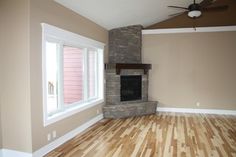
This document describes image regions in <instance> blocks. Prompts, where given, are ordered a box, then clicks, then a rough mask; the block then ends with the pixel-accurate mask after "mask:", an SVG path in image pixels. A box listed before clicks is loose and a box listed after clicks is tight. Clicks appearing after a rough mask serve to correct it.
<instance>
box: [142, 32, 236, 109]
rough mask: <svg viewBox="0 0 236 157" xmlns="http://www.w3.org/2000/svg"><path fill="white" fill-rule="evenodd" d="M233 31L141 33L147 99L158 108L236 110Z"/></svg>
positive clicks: (235, 36) (234, 36) (235, 64)
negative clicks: (147, 71)
mask: <svg viewBox="0 0 236 157" xmlns="http://www.w3.org/2000/svg"><path fill="white" fill-rule="evenodd" d="M235 43H236V32H218V33H216V32H215V33H185V34H184V33H182V34H162V35H144V36H143V62H145V63H151V64H152V65H153V68H152V70H151V71H150V82H149V83H150V84H149V98H150V99H151V100H158V101H159V102H160V106H161V107H184V108H196V102H200V107H199V108H208V109H232V110H236V83H235V80H236V70H235V67H236V51H235V50H236V44H235Z"/></svg>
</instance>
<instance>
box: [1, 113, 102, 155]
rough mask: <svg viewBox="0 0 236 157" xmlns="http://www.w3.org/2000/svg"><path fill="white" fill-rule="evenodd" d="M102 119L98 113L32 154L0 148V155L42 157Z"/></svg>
mask: <svg viewBox="0 0 236 157" xmlns="http://www.w3.org/2000/svg"><path fill="white" fill-rule="evenodd" d="M102 119H103V114H100V115H98V116H96V117H94V118H93V119H91V120H90V121H88V122H86V123H84V124H82V125H81V126H79V127H78V128H76V129H74V130H72V131H70V132H68V133H67V134H65V135H64V136H61V137H59V138H58V139H56V140H55V141H53V142H51V143H49V144H48V145H46V146H44V147H42V148H40V149H39V150H37V151H35V152H34V153H33V154H31V153H26V152H20V151H15V150H9V149H0V157H42V156H44V155H46V154H47V153H49V152H50V151H52V150H53V149H55V148H57V147H59V146H60V145H62V144H63V143H65V142H67V141H69V140H70V139H72V138H74V137H75V136H77V135H78V134H80V133H81V132H83V131H85V130H86V129H88V128H89V127H90V126H92V125H94V124H95V123H97V122H98V121H100V120H102Z"/></svg>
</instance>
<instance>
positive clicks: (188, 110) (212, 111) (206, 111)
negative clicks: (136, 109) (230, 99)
mask: <svg viewBox="0 0 236 157" xmlns="http://www.w3.org/2000/svg"><path fill="white" fill-rule="evenodd" d="M157 111H158V112H178V113H204V114H220V115H236V111H235V110H216V109H193V108H168V107H157Z"/></svg>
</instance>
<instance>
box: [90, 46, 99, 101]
mask: <svg viewBox="0 0 236 157" xmlns="http://www.w3.org/2000/svg"><path fill="white" fill-rule="evenodd" d="M96 54H97V53H96V51H92V50H89V51H88V96H89V98H94V97H96V72H97V70H96V65H97V64H96V62H97V57H96Z"/></svg>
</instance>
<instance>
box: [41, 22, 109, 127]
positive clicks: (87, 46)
mask: <svg viewBox="0 0 236 157" xmlns="http://www.w3.org/2000/svg"><path fill="white" fill-rule="evenodd" d="M41 26H42V77H43V78H42V80H43V81H42V85H43V119H44V126H47V125H50V124H52V123H55V122H57V121H59V120H62V119H64V118H66V117H69V116H72V115H74V114H76V113H78V112H81V111H83V110H86V109H88V108H91V107H93V106H95V105H98V104H101V103H103V102H104V68H103V65H104V59H103V58H104V46H105V44H104V43H101V42H98V41H95V40H93V39H89V38H86V37H83V36H81V35H78V34H75V33H72V32H69V31H66V30H63V29H60V28H58V27H55V26H52V25H49V24H46V23H41ZM46 42H54V43H57V44H59V58H60V61H59V64H60V68H59V69H60V74H59V76H60V77H59V78H58V80H59V82H60V83H58V84H59V86H61V87H58V88H59V89H58V90H59V93H58V97H59V98H60V99H61V100H60V101H59V103H58V105H60V109H61V110H57V111H56V112H52V113H50V114H48V112H47V90H48V87H47V76H46ZM64 46H69V47H70V46H71V47H75V48H80V49H83V54H84V55H85V56H86V57H85V59H84V60H83V61H84V63H83V69H84V72H85V74H84V76H83V80H84V81H83V86H84V90H85V93H86V94H84V95H83V100H82V101H79V102H76V103H72V104H69V105H68V106H65V104H64V103H63V104H61V102H64V100H63V97H64V95H63V81H64V80H63V47H64ZM91 49H92V50H94V49H95V50H96V51H97V52H96V65H97V67H96V70H97V72H96V73H95V74H96V76H95V77H96V79H95V81H97V86H96V87H95V91H96V96H97V97H95V98H91V99H89V94H88V90H89V84H88V83H87V82H88V73H87V72H88V59H89V57H88V52H89V50H91ZM85 68H86V70H85ZM85 87H86V88H85Z"/></svg>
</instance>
